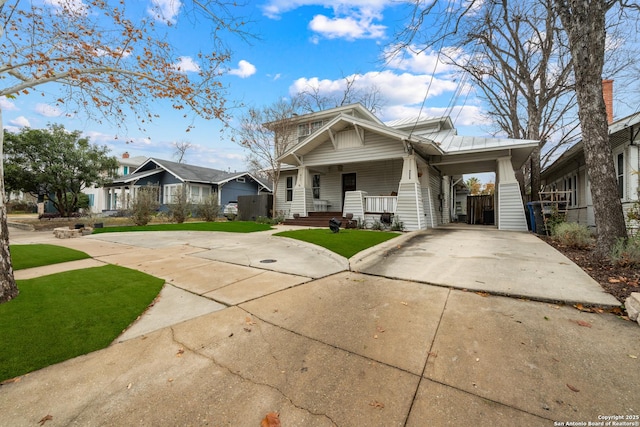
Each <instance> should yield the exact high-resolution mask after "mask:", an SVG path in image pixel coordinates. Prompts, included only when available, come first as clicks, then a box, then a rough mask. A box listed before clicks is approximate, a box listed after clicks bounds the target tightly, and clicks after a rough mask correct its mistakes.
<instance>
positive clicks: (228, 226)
mask: <svg viewBox="0 0 640 427" xmlns="http://www.w3.org/2000/svg"><path fill="white" fill-rule="evenodd" d="M270 229H271V226H270V225H268V224H258V223H256V222H252V221H229V222H185V223H182V224H149V225H141V226H137V225H130V226H116V227H104V228H94V229H93V234H99V233H121V232H128V231H226V232H230V233H253V232H256V231H265V230H270Z"/></svg>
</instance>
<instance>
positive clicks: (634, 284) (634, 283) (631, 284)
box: [627, 280, 638, 288]
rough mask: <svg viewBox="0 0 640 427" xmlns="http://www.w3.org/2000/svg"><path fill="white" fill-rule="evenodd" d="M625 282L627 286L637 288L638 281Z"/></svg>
mask: <svg viewBox="0 0 640 427" xmlns="http://www.w3.org/2000/svg"><path fill="white" fill-rule="evenodd" d="M627 284H628V285H629V286H632V287H634V288H637V287H638V281H637V280H634V281H633V282H629V283H627Z"/></svg>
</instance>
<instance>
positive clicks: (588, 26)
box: [556, 0, 627, 257]
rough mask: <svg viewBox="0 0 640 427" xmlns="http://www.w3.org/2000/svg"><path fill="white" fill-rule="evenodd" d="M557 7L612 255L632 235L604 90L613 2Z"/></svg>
mask: <svg viewBox="0 0 640 427" xmlns="http://www.w3.org/2000/svg"><path fill="white" fill-rule="evenodd" d="M556 6H557V8H558V11H559V13H560V18H561V20H562V25H563V26H564V28H565V30H566V31H567V33H568V35H569V46H570V49H571V57H572V58H571V59H572V63H573V69H574V74H575V80H576V98H577V101H578V117H579V118H580V127H581V129H582V141H583V144H584V154H585V161H586V165H587V173H588V174H589V181H590V182H591V195H592V199H593V213H594V216H595V221H596V229H597V243H596V251H597V253H598V255H600V256H601V257H606V256H609V255H610V253H611V248H612V247H613V244H614V243H615V241H616V240H617V239H618V238H626V237H627V230H626V224H625V221H624V214H623V211H622V203H621V202H620V197H619V195H618V188H617V180H616V173H615V166H614V163H613V155H612V152H611V145H610V142H609V126H608V123H607V113H606V108H605V104H604V98H603V95H602V69H603V65H604V48H605V38H606V32H605V16H606V12H607V5H606V2H605V1H604V0H568V1H567V0H556Z"/></svg>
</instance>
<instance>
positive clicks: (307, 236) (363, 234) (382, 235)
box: [274, 228, 400, 258]
mask: <svg viewBox="0 0 640 427" xmlns="http://www.w3.org/2000/svg"><path fill="white" fill-rule="evenodd" d="M274 235H275V236H283V237H290V238H292V239H298V240H302V241H305V242H309V243H313V244H315V245H318V246H322V247H323V248H327V249H329V250H330V251H333V252H335V253H337V254H338V255H342V256H343V257H345V258H351V257H352V256H354V255H355V254H357V253H358V252H360V251H363V250H365V249H367V248H370V247H372V246H375V245H377V244H379V243H382V242H386V241H387V240H390V239H393V238H394V237H398V236H399V235H400V233H390V232H381V231H369V230H354V229H347V230H340V232H339V233H333V232H332V231H331V230H328V229H320V228H316V229H309V230H294V231H283V232H281V233H276V234H274Z"/></svg>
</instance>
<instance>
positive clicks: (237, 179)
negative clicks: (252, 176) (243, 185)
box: [236, 176, 246, 182]
mask: <svg viewBox="0 0 640 427" xmlns="http://www.w3.org/2000/svg"><path fill="white" fill-rule="evenodd" d="M236 181H237V182H245V181H246V180H245V178H244V176H243V177H240V178H236Z"/></svg>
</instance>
